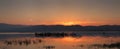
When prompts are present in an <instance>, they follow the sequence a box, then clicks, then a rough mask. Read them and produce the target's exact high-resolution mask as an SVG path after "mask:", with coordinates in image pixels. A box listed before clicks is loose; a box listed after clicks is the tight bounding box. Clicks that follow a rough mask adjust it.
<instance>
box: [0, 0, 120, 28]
mask: <svg viewBox="0 0 120 49" xmlns="http://www.w3.org/2000/svg"><path fill="white" fill-rule="evenodd" d="M0 3H1V4H0V7H1V8H0V23H9V24H23V25H41V24H42V25H56V24H62V25H76V24H77V25H83V26H85V25H120V22H119V21H120V19H119V18H120V6H119V5H120V1H118V0H109V1H108V0H106V1H104V0H93V1H90V0H85V1H84V0H64V1H63V0H47V1H44V0H39V1H37V0H31V1H30V0H26V1H24V0H16V1H11V2H9V0H6V1H0Z"/></svg>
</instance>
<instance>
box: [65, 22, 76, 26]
mask: <svg viewBox="0 0 120 49" xmlns="http://www.w3.org/2000/svg"><path fill="white" fill-rule="evenodd" d="M63 25H67V26H69V25H75V23H74V22H64V23H63Z"/></svg>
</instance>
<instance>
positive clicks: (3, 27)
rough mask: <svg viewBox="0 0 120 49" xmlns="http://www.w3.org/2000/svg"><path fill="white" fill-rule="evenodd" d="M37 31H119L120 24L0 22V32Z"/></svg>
mask: <svg viewBox="0 0 120 49" xmlns="http://www.w3.org/2000/svg"><path fill="white" fill-rule="evenodd" d="M38 31H120V25H101V26H81V25H71V26H64V25H13V24H5V23H0V32H38Z"/></svg>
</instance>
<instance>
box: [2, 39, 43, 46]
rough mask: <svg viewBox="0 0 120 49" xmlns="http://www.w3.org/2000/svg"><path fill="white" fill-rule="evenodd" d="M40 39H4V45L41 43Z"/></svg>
mask: <svg viewBox="0 0 120 49" xmlns="http://www.w3.org/2000/svg"><path fill="white" fill-rule="evenodd" d="M41 42H42V40H41V39H36V40H32V39H24V40H21V39H20V40H5V41H4V43H5V44H6V45H30V44H37V43H41Z"/></svg>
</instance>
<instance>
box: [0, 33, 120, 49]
mask: <svg viewBox="0 0 120 49" xmlns="http://www.w3.org/2000/svg"><path fill="white" fill-rule="evenodd" d="M33 35H35V34H33ZM33 35H31V36H32V37H31V36H30V37H25V36H24V37H20V36H22V35H19V38H18V37H16V38H15V36H14V35H11V36H14V38H9V37H7V38H5V39H3V38H2V39H0V49H21V48H22V49H120V36H107V35H108V34H107V33H102V34H99V35H98V34H97V35H96V34H95V35H94V34H88V33H81V34H79V33H78V34H65V33H62V34H61V33H60V34H51V33H50V34H39V35H36V36H34V37H33ZM41 35H42V36H41ZM56 35H58V36H56ZM115 35H116V34H115ZM27 36H28V35H27ZM2 37H4V36H2Z"/></svg>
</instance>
